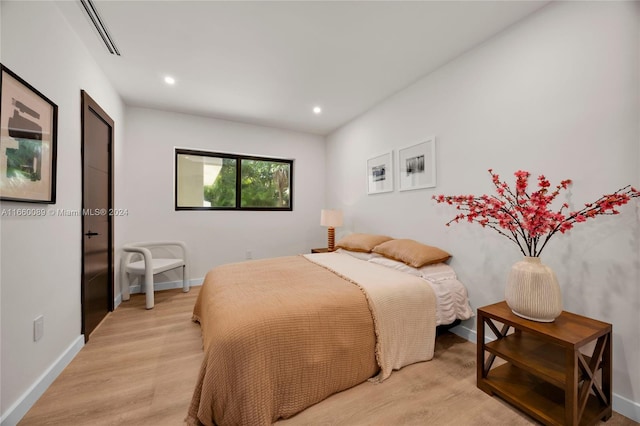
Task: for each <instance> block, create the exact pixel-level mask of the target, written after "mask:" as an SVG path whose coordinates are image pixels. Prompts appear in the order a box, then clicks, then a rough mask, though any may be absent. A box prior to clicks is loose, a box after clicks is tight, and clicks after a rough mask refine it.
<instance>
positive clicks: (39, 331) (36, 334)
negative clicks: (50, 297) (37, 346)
mask: <svg viewBox="0 0 640 426" xmlns="http://www.w3.org/2000/svg"><path fill="white" fill-rule="evenodd" d="M43 335H44V316H42V315H40V316H39V317H37V318H36V319H34V320H33V341H34V342H37V341H38V340H40V339H42V336H43Z"/></svg>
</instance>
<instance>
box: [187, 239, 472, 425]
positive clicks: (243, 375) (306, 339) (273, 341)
mask: <svg viewBox="0 0 640 426" xmlns="http://www.w3.org/2000/svg"><path fill="white" fill-rule="evenodd" d="M363 253H364V254H363ZM356 254H357V255H356ZM380 258H384V259H388V260H392V261H394V262H399V260H396V259H391V258H389V257H386V256H383V255H379V254H376V253H373V251H372V249H371V251H369V252H354V251H351V250H343V251H341V252H337V253H324V254H311V255H299V256H289V257H281V258H274V259H265V260H256V261H249V262H242V263H237V264H230V265H223V266H219V267H216V268H214V269H212V270H211V271H210V272H209V273H208V274H207V276H206V277H205V281H204V284H203V287H202V289H201V290H200V293H199V296H198V300H197V302H196V306H195V307H194V315H193V318H194V320H195V321H197V322H199V323H200V325H201V329H202V336H203V349H204V352H205V357H204V360H203V363H202V367H201V369H200V373H199V376H198V380H197V384H196V387H195V390H194V394H193V398H192V402H191V404H190V407H189V412H188V416H187V419H186V421H187V424H188V425H213V424H217V425H239V424H243V425H244V424H246V425H268V424H272V423H273V422H274V421H276V420H277V419H280V418H288V417H291V416H293V415H295V414H296V413H298V412H300V411H302V410H304V409H305V408H307V407H309V406H311V405H313V404H315V403H317V402H319V401H322V400H323V399H325V398H327V397H328V396H330V395H332V394H334V393H336V392H339V391H342V390H345V389H348V388H350V387H352V386H355V385H357V384H359V383H362V382H364V381H366V380H372V381H378V382H381V381H383V380H385V379H386V378H387V377H388V376H389V375H390V374H391V372H392V371H393V370H397V369H400V368H402V367H403V366H405V365H409V364H412V363H415V362H420V361H427V360H429V359H431V358H432V357H433V350H434V343H435V330H436V326H437V325H439V324H444V323H449V322H452V321H453V320H455V319H467V318H469V317H471V316H472V315H473V314H472V312H471V309H470V308H469V306H468V302H467V301H466V290H464V286H462V285H461V284H460V288H458V289H457V290H454V291H453V292H452V291H451V290H450V288H451V284H452V283H453V282H455V283H459V281H457V278H456V277H455V274H453V275H452V272H451V271H452V270H451V269H450V268H449V267H448V266H446V265H444V264H443V263H435V264H432V265H429V266H431V270H430V271H428V272H427V274H431V275H432V279H431V280H428V279H425V278H424V277H422V276H419V275H417V274H416V273H408V272H407V271H402V270H400V269H398V268H397V267H395V266H397V265H389V264H387V265H385V264H383V263H384V261H382V263H381V260H380ZM374 259H378V260H377V261H375V260H374ZM400 263H403V262H400ZM440 265H444V266H445V268H442V266H440ZM415 269H417V270H419V269H420V268H415ZM421 269H428V268H426V267H423V268H421ZM453 287H456V285H455V284H454V285H453ZM447 288H449V290H447ZM459 293H462V294H463V295H464V297H463V299H464V300H463V301H462V303H459V301H458V299H460V296H459ZM457 305H460V306H462V307H461V308H455V309H454V310H457V311H458V312H456V313H454V314H453V317H455V318H453V319H452V314H451V307H452V306H457Z"/></svg>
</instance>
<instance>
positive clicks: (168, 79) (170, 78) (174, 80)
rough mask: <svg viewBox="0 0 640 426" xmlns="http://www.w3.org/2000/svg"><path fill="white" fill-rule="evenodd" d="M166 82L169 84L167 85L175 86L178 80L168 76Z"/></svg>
mask: <svg viewBox="0 0 640 426" xmlns="http://www.w3.org/2000/svg"><path fill="white" fill-rule="evenodd" d="M164 82H165V83H167V84H171V85H174V84H176V79H175V78H173V77H171V76H170V75H168V76H166V77H165V78H164Z"/></svg>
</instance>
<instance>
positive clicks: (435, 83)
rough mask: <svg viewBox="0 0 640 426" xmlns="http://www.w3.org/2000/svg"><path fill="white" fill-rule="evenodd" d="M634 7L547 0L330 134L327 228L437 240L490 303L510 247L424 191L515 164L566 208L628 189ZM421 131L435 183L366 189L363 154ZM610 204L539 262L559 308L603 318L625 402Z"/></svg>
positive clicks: (513, 250) (623, 297)
mask: <svg viewBox="0 0 640 426" xmlns="http://www.w3.org/2000/svg"><path fill="white" fill-rule="evenodd" d="M639 9H640V3H638V2H566V3H565V2H563V3H552V4H550V5H548V6H546V7H544V8H543V9H541V10H540V11H539V12H537V13H535V14H534V15H532V16H530V17H529V18H528V19H526V20H525V21H522V22H521V23H519V24H517V25H515V26H513V27H511V28H509V29H507V30H506V31H504V32H502V33H501V34H499V35H497V36H496V37H494V38H492V39H491V40H489V41H487V42H485V43H483V44H482V45H480V46H479V47H477V48H475V49H473V50H471V51H469V52H467V53H466V54H464V55H462V56H460V57H458V58H457V59H456V60H454V61H452V62H450V63H448V64H447V65H445V66H443V67H442V68H440V69H439V70H437V71H436V72H433V73H432V74H430V75H428V76H426V77H425V78H423V79H422V80H420V81H419V82H417V83H415V84H414V85H412V86H411V87H409V88H407V89H406V90H404V91H402V92H400V93H398V94H396V95H395V96H393V97H392V98H390V99H388V100H386V101H385V102H383V103H382V104H380V105H378V106H377V107H376V108H374V109H372V110H371V111H369V112H367V113H366V114H364V115H363V116H361V117H359V118H358V119H356V120H354V121H353V122H351V123H350V124H348V125H346V126H344V127H343V128H341V129H339V130H338V131H336V132H334V133H333V134H332V135H330V136H329V137H328V140H327V164H332V165H333V167H332V169H331V172H330V173H327V174H326V182H327V183H326V187H327V202H328V203H329V204H332V205H334V206H336V207H342V208H343V209H344V210H345V222H346V226H345V228H342V229H340V230H338V231H339V232H338V234H339V235H338V236H340V235H342V234H344V233H345V232H348V231H356V232H379V233H385V234H389V235H392V236H394V237H405V238H414V239H416V240H418V241H422V242H424V243H427V244H432V245H436V246H439V247H442V248H443V249H446V250H447V251H449V252H450V253H452V254H453V259H452V261H451V265H452V266H453V267H454V268H455V269H456V271H457V272H458V273H459V276H460V278H461V281H463V282H464V283H465V284H466V285H467V287H468V289H469V294H470V299H471V303H472V306H473V307H474V308H477V307H480V306H483V305H486V304H489V303H493V302H496V301H499V300H502V299H503V298H504V293H503V291H504V285H505V278H506V274H507V272H508V270H509V268H510V266H511V265H512V264H513V263H514V262H516V261H517V260H519V258H520V256H521V255H520V254H519V250H518V249H517V247H516V246H515V245H514V244H513V243H511V242H509V241H508V240H506V239H505V238H503V237H500V236H499V235H498V234H497V233H493V232H492V231H490V230H488V229H482V228H481V227H479V226H477V225H468V224H458V225H453V226H451V227H450V228H447V227H445V226H444V224H445V223H446V222H447V221H448V220H449V219H450V218H452V217H454V216H455V210H454V209H453V208H451V207H447V206H442V205H436V204H435V203H434V202H433V201H432V200H431V199H430V198H431V196H432V195H434V194H440V193H444V194H450V195H454V194H477V195H480V194H483V193H491V191H492V189H493V186H492V183H491V179H490V176H489V174H488V173H487V169H489V168H493V169H494V170H495V171H497V172H498V173H499V174H501V175H502V177H503V178H506V179H508V180H509V181H510V182H513V175H512V174H513V172H515V171H516V170H518V169H524V170H529V171H531V172H532V173H533V175H534V179H533V183H534V184H535V177H537V175H539V174H545V175H546V176H547V177H548V178H549V179H550V180H551V181H552V182H554V183H559V181H560V180H562V179H565V178H570V179H573V181H574V185H573V187H572V188H571V190H570V191H569V192H568V195H567V198H566V200H567V201H568V202H569V203H570V204H571V205H572V207H573V208H574V209H580V208H581V206H582V204H583V203H585V202H590V201H595V200H596V199H597V198H598V197H600V196H601V195H602V194H604V193H610V192H613V191H615V190H616V189H618V188H621V187H623V186H625V185H627V184H633V185H635V186H638V182H639V178H640V177H639V175H638V169H639V161H638V159H639V155H640V153H639V149H638V145H639V140H640V132H639V128H638V115H639V113H640V106H639V101H640V92H639V83H638V82H639V79H640V67H639V59H640V58H639V50H640V49H639V47H640V43H639V37H638V31H639V30H640V25H639V21H640V10H639ZM425 42H429V41H425ZM432 135H435V136H436V138H437V164H438V170H437V179H438V186H437V188H435V189H429V190H419V191H409V192H398V191H397V190H396V191H395V192H393V193H386V194H376V195H369V196H367V195H366V177H365V164H366V160H367V159H368V158H371V157H374V156H377V155H379V154H381V153H384V152H388V151H390V150H396V151H395V154H397V149H398V148H403V147H406V146H409V145H412V144H415V143H418V142H421V141H422V140H424V139H425V138H426V137H428V136H432ZM396 179H397V176H396ZM396 182H397V181H396ZM634 203H637V201H635V202H634ZM622 212H623V213H622V214H621V215H620V216H616V217H599V218H597V219H596V220H595V221H594V222H590V223H588V224H580V226H578V227H577V228H575V229H574V230H572V231H571V232H570V234H568V235H565V236H560V235H559V236H557V237H556V236H554V239H553V240H552V242H551V243H550V246H548V247H547V248H546V249H545V252H543V255H542V260H543V262H545V263H547V264H548V265H550V266H551V267H552V268H553V269H554V270H555V271H556V273H557V275H558V278H559V281H560V283H561V287H562V291H563V295H564V305H565V309H566V310H569V311H574V312H577V313H580V314H583V315H586V316H590V317H594V318H597V319H600V320H604V321H607V322H611V323H612V324H613V332H614V364H613V365H614V367H613V368H614V379H613V381H614V392H615V393H616V394H617V395H618V396H620V397H622V398H627V399H629V400H631V401H635V402H636V404H637V403H638V402H639V401H640V363H638V360H639V359H640V337H639V335H638V331H637V325H638V323H640V314H639V312H640V287H639V286H638V282H639V281H640V272H639V268H640V263H639V259H640V253H639V249H638V244H639V243H638V240H639V239H640V232H639V230H638V216H637V215H636V214H635V210H634V207H633V206H625V207H624V208H622ZM474 324H475V319H472V320H469V321H467V322H466V323H465V324H464V326H466V327H468V328H470V329H475V325H474ZM621 400H622V399H620V398H618V400H617V401H621ZM631 406H632V407H633V404H631ZM635 407H636V408H634V409H636V410H637V409H638V407H640V405H635ZM614 408H615V407H614ZM639 412H640V411H636V414H637V413H639Z"/></svg>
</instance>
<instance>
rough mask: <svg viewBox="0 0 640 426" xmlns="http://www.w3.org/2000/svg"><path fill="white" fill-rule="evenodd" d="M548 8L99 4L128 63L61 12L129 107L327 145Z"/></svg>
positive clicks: (78, 13)
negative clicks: (326, 139)
mask: <svg viewBox="0 0 640 426" xmlns="http://www.w3.org/2000/svg"><path fill="white" fill-rule="evenodd" d="M547 3H548V2H547V1H495V2H494V1H406V2H405V1H372V2H369V1H317V2H316V1H299V2H294V1H281V2H276V1H255V2H248V1H150V0H147V1H104V0H94V4H95V5H96V7H97V9H98V11H99V13H100V16H101V18H102V19H103V21H104V22H105V24H106V27H107V28H108V29H109V31H110V33H111V36H112V38H113V40H114V42H115V44H116V46H117V48H118V49H119V51H120V53H121V56H115V55H111V54H110V53H109V52H108V50H107V48H106V47H105V45H104V44H103V42H102V40H101V39H100V38H99V36H98V33H97V31H96V30H95V28H94V27H93V26H92V24H91V23H90V20H89V18H88V17H87V15H86V14H85V12H84V9H83V7H82V5H81V4H80V2H79V1H58V2H57V5H58V7H59V9H60V10H61V11H62V13H63V15H64V16H65V18H66V19H67V21H68V22H69V23H70V25H71V26H72V28H73V29H74V30H75V31H76V32H77V34H78V35H79V37H80V39H81V40H82V41H83V42H84V43H85V44H86V46H87V48H88V50H89V51H90V52H91V54H92V55H93V57H94V58H95V60H96V61H97V63H98V64H99V65H100V67H101V68H102V69H103V70H104V72H105V74H106V76H107V78H108V79H109V80H110V81H111V82H112V84H113V86H114V87H115V89H116V90H117V92H118V93H119V94H120V95H121V97H122V99H123V101H124V102H125V103H126V104H127V105H133V106H142V107H149V108H157V109H162V110H169V111H177V112H183V113H188V114H196V115H202V116H207V117H216V118H222V119H227V120H233V121H239V122H245V123H253V124H259V125H266V126H272V127H279V128H284V129H291V130H298V131H304V132H308V133H315V134H320V135H326V134H328V133H330V132H331V131H333V130H335V129H336V128H338V127H340V126H341V125H343V124H345V123H347V122H348V121H350V120H352V119H354V118H355V117H357V116H359V115H360V114H362V113H364V112H365V111H367V110H368V109H370V108H372V107H373V106H374V105H376V104H378V103H379V102H381V101H382V100H384V99H385V98H387V97H389V96H391V95H393V94H394V93H396V92H398V91H399V90H401V89H403V88H405V87H407V86H409V85H411V84H412V83H414V82H416V81H417V80H418V79H420V78H421V77H422V76H424V75H426V74H428V73H429V72H431V71H433V70H435V69H436V68H438V67H440V66H441V65H443V64H444V63H446V62H448V61H450V60H451V59H453V58H455V57H456V56H458V55H460V54H462V53H464V52H465V51H467V50H469V49H471V48H473V47H475V46H477V45H478V44H480V43H482V42H483V41H485V40H486V39H488V38H489V37H491V36H492V35H494V34H496V33H498V32H500V31H502V30H503V29H505V28H506V27H508V26H510V25H512V24H514V23H515V22H517V21H519V20H521V19H522V18H524V17H525V16H527V15H529V14H531V13H533V12H534V11H536V10H537V9H539V8H541V7H543V6H544V5H545V4H547ZM166 75H171V76H173V77H174V78H175V79H176V83H175V84H174V85H173V86H169V85H167V84H166V83H164V77H165V76H166ZM316 105H318V106H321V107H322V113H321V114H318V115H316V114H314V113H313V112H312V108H313V107H314V106H316Z"/></svg>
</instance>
